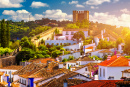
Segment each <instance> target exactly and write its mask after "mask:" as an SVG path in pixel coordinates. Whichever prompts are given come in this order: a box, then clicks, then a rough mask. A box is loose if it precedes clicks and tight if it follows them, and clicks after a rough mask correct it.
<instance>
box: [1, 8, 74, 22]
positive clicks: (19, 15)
mask: <svg viewBox="0 0 130 87" xmlns="http://www.w3.org/2000/svg"><path fill="white" fill-rule="evenodd" d="M3 15H10V17H9V18H8V19H10V18H11V19H12V20H14V21H21V20H24V21H29V16H30V21H34V20H37V19H42V18H49V19H54V20H59V21H62V20H72V14H70V15H68V14H67V13H64V12H62V10H60V9H56V10H46V11H45V12H43V14H35V15H32V14H31V13H30V12H28V11H27V10H24V9H23V10H17V11H13V10H4V11H3Z"/></svg>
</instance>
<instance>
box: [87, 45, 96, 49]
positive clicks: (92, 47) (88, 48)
mask: <svg viewBox="0 0 130 87" xmlns="http://www.w3.org/2000/svg"><path fill="white" fill-rule="evenodd" d="M93 48H94V47H93V46H91V47H88V48H85V49H93Z"/></svg>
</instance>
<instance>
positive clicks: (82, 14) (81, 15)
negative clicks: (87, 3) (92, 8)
mask: <svg viewBox="0 0 130 87" xmlns="http://www.w3.org/2000/svg"><path fill="white" fill-rule="evenodd" d="M84 19H87V20H88V21H89V11H76V10H74V11H73V22H74V23H75V22H77V21H78V20H79V21H82V20H84Z"/></svg>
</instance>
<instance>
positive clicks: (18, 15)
mask: <svg viewBox="0 0 130 87" xmlns="http://www.w3.org/2000/svg"><path fill="white" fill-rule="evenodd" d="M2 14H4V15H10V16H11V17H10V18H11V19H12V20H14V21H21V20H24V21H29V15H30V20H31V21H32V20H35V18H34V17H33V16H32V15H31V13H30V12H28V11H26V10H24V9H23V10H17V11H13V10H4V11H3V13H2Z"/></svg>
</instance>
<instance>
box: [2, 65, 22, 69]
mask: <svg viewBox="0 0 130 87" xmlns="http://www.w3.org/2000/svg"><path fill="white" fill-rule="evenodd" d="M22 67H23V66H18V65H11V66H6V67H2V68H0V69H10V70H18V69H21V68H22Z"/></svg>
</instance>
